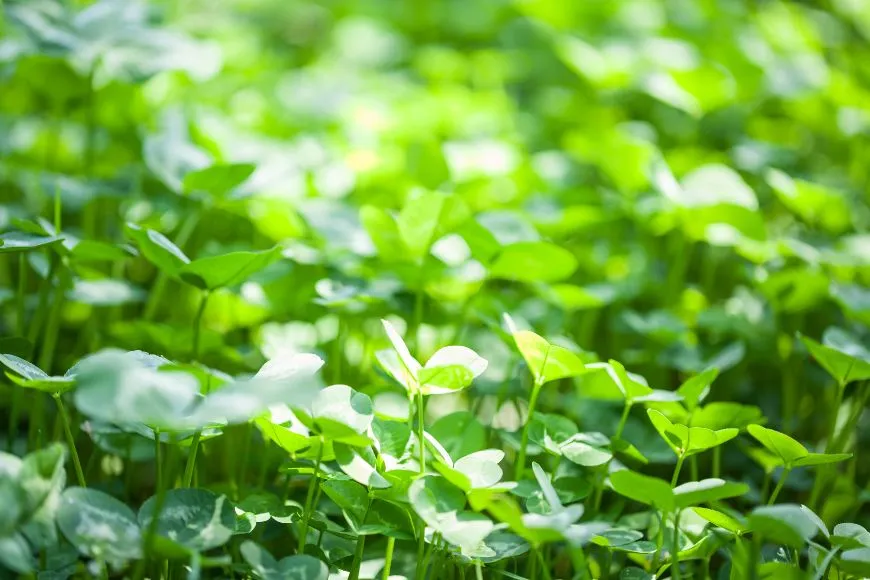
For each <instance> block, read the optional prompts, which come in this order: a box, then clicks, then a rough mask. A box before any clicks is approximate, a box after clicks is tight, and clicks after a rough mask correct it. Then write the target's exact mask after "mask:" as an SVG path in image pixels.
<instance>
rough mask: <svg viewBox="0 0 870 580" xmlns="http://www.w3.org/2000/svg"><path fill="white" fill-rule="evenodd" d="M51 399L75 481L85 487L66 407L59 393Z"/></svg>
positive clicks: (83, 474)
mask: <svg viewBox="0 0 870 580" xmlns="http://www.w3.org/2000/svg"><path fill="white" fill-rule="evenodd" d="M52 398H53V399H54V401H55V403H57V412H58V416H59V417H60V421H61V423H62V424H63V432H64V435H65V436H66V444H67V445H68V446H69V454H70V457H72V462H73V467H74V468H75V472H76V480H77V481H78V484H79V486H81V487H87V486H88V484H87V483H85V473H84V471H82V463H81V461H80V460H79V453H78V451H77V450H76V441H75V437H73V434H72V428H71V427H70V421H69V414H68V413H67V412H66V407H65V406H64V404H63V400H62V399H61V397H60V394H59V393H55V394H54V395H52Z"/></svg>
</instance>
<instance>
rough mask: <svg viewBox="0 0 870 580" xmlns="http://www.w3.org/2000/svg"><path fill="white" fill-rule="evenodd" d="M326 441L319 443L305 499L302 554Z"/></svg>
mask: <svg viewBox="0 0 870 580" xmlns="http://www.w3.org/2000/svg"><path fill="white" fill-rule="evenodd" d="M323 445H324V441H323V438H321V439H320V440H319V441H318V442H317V460H316V461H315V462H314V474H313V475H312V476H311V482H310V483H309V485H308V495H307V496H306V497H305V512H304V513H303V514H302V525H301V526H300V528H299V548H298V550H297V551H298V552H299V553H300V554H302V553H303V551H304V550H305V543H306V541H307V539H308V523H309V522H310V521H311V510H312V509H313V507H314V506H313V505H312V504H314V491H315V489H316V488H317V486H318V485H319V482H318V478H319V477H320V462H321V460H322V459H323Z"/></svg>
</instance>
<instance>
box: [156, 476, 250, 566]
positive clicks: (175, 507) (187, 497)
mask: <svg viewBox="0 0 870 580" xmlns="http://www.w3.org/2000/svg"><path fill="white" fill-rule="evenodd" d="M156 501H157V498H156V497H151V498H149V499H148V500H147V501H146V502H145V503H144V504H143V505H142V508H141V509H140V510H139V524H140V526H141V527H142V529H148V527H149V525H150V524H151V520H152V519H153V517H154V506H155V504H156ZM235 524H236V516H235V512H234V510H233V506H232V505H231V504H230V501H229V500H228V499H227V497H226V496H224V495H218V494H216V493H214V492H212V491H209V490H207V489H171V490H169V491H167V492H166V498H165V500H164V504H163V508H162V509H161V511H160V515H159V516H158V519H157V533H158V534H160V535H161V536H163V537H165V538H168V539H170V540H172V541H173V542H176V543H178V544H181V545H182V546H184V547H186V548H188V549H190V550H193V551H196V552H204V551H206V550H211V549H212V548H217V547H220V546H223V545H224V544H226V543H227V542H228V541H229V540H230V538H231V537H232V536H233V529H234V528H235Z"/></svg>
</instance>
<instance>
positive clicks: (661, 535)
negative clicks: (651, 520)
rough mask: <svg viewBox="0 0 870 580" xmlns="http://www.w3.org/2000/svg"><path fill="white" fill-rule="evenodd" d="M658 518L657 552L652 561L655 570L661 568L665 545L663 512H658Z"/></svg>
mask: <svg viewBox="0 0 870 580" xmlns="http://www.w3.org/2000/svg"><path fill="white" fill-rule="evenodd" d="M656 518H657V519H658V520H659V529H658V532H656V551H655V554H654V555H653V561H652V568H653V570H655V569H656V568H658V567H659V558H660V557H661V554H662V547H663V546H664V544H665V520H664V517H663V515H662V512H661V511H659V510H656Z"/></svg>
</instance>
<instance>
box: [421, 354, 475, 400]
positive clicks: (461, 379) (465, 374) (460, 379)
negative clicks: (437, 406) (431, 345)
mask: <svg viewBox="0 0 870 580" xmlns="http://www.w3.org/2000/svg"><path fill="white" fill-rule="evenodd" d="M486 367H487V361H486V359H484V358H482V357H480V356H479V355H478V354H477V353H476V352H474V351H473V350H471V349H470V348H466V347H464V346H446V347H444V348H441V349H438V351H436V352H435V354H433V355H432V356H431V357H430V358H429V360H428V361H426V364H425V365H424V366H423V368H422V369H420V370H418V371H417V383H418V384H419V385H420V389H421V390H422V391H423V394H424V395H437V394H442V393H449V392H451V391H456V390H459V389H463V388H465V387H467V386H468V385H470V384H471V381H473V380H474V379H475V378H477V377H478V376H480V375H481V374H482V373H483V372H484V371H485V370H486Z"/></svg>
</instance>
